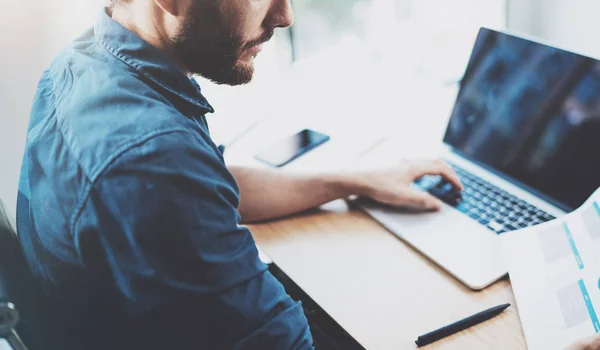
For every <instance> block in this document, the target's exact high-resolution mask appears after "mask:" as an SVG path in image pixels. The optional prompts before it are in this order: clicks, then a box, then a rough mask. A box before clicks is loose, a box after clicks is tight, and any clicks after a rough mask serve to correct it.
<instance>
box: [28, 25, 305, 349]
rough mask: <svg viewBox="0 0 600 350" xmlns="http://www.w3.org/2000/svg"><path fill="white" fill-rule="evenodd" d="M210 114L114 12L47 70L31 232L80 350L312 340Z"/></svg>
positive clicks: (293, 344) (33, 165)
mask: <svg viewBox="0 0 600 350" xmlns="http://www.w3.org/2000/svg"><path fill="white" fill-rule="evenodd" d="M211 111H212V108H211V107H210V105H209V104H208V102H207V101H206V100H205V99H204V97H203V96H202V95H201V93H200V91H199V88H198V87H197V85H196V84H195V83H194V82H192V81H190V80H189V79H188V78H187V76H186V75H185V74H184V73H183V72H182V71H181V70H179V69H178V68H177V66H175V64H174V63H172V62H171V60H170V59H169V58H168V57H167V56H165V55H164V54H163V53H162V52H160V51H159V50H157V49H155V48H154V47H152V46H151V45H149V44H147V43H145V42H144V41H142V40H141V39H140V38H139V37H137V36H136V35H135V34H133V33H132V32H130V31H128V30H126V29H125V28H123V27H121V26H120V25H119V24H117V23H116V22H114V21H113V20H112V19H111V18H110V17H109V16H108V15H106V14H102V16H101V18H100V19H99V20H98V23H97V24H96V27H95V28H94V30H93V31H90V32H88V33H86V34H85V35H83V36H82V37H81V38H79V39H78V40H76V41H75V42H74V43H73V44H72V45H71V46H70V47H69V48H68V49H67V50H65V51H64V52H63V53H62V54H61V55H59V57H58V58H57V59H56V60H55V62H54V63H53V64H52V65H51V67H50V68H49V69H48V70H47V71H46V72H45V73H44V76H43V77H42V79H41V81H40V84H39V86H38V91H37V94H36V97H35V101H34V105H33V109H32V114H31V121H30V127H29V130H28V134H27V146H26V151H25V155H24V161H23V168H22V173H21V181H20V184H19V200H18V209H17V217H18V218H17V221H18V231H19V237H20V239H21V243H22V246H23V248H24V251H25V254H26V257H27V259H28V261H29V263H30V265H31V266H32V269H33V271H34V274H35V275H36V276H37V277H38V278H39V280H40V281H41V282H42V284H43V287H44V289H45V291H46V292H47V293H48V294H49V295H50V296H51V298H52V300H54V301H56V303H57V305H59V307H60V308H61V310H63V312H61V315H60V316H61V317H59V318H60V319H61V322H64V323H65V324H66V325H68V327H70V328H71V329H70V330H69V333H70V334H71V335H72V336H73V339H72V340H73V342H74V344H71V345H69V346H72V348H79V349H81V348H86V349H90V348H93V347H97V348H106V347H107V346H109V347H110V348H113V349H114V348H117V347H118V345H119V344H125V345H126V347H127V348H138V347H141V346H144V347H146V348H148V347H150V348H153V347H154V348H158V347H165V346H166V347H167V348H175V347H178V348H188V347H197V348H210V349H216V348H235V347H238V348H307V347H310V343H311V339H310V334H309V331H308V326H307V324H306V319H305V318H304V316H303V314H302V308H301V307H300V306H299V304H297V303H295V302H293V301H292V300H291V299H290V298H289V297H288V296H287V295H286V294H285V291H284V290H283V288H282V287H281V285H280V284H279V283H277V281H276V280H275V279H274V278H273V277H272V276H271V275H270V274H269V273H268V272H267V271H266V267H265V266H264V264H262V263H261V262H260V261H259V259H258V256H257V252H256V248H255V246H254V241H253V239H252V236H251V234H250V233H249V231H248V230H247V229H246V228H245V227H243V226H239V225H238V222H239V220H240V217H239V213H238V212H237V210H236V208H237V206H238V204H239V191H238V188H237V185H236V183H235V180H234V178H233V177H232V175H231V174H230V173H229V171H228V170H227V168H226V167H225V164H224V161H223V158H222V156H221V155H220V153H219V152H218V150H217V148H216V147H215V145H214V144H213V143H212V141H211V140H210V136H209V133H208V128H207V125H206V122H205V119H204V114H205V113H207V112H211ZM57 322H58V320H57ZM91 340H93V341H91ZM103 341H105V342H103ZM115 342H118V343H119V344H116V343H115ZM64 346H67V345H63V346H61V347H60V348H63V349H64V348H65V347H64Z"/></svg>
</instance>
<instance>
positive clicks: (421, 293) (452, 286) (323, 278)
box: [250, 201, 526, 350]
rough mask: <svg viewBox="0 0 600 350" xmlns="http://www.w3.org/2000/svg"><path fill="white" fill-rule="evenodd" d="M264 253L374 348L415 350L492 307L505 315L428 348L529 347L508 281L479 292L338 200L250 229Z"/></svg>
mask: <svg viewBox="0 0 600 350" xmlns="http://www.w3.org/2000/svg"><path fill="white" fill-rule="evenodd" d="M250 228H251V230H252V232H253V233H254V236H255V238H256V240H257V242H258V244H259V245H260V246H261V248H262V250H263V251H265V253H266V254H267V255H268V256H269V257H270V258H272V259H273V260H274V261H275V262H276V263H277V264H278V265H279V266H280V267H281V268H282V269H283V270H284V271H285V272H286V273H287V274H288V275H289V276H290V277H291V278H292V279H294V280H295V281H296V283H298V284H299V285H300V286H301V287H302V288H303V289H304V290H305V291H306V292H307V293H308V294H309V295H310V296H311V297H312V298H313V299H314V300H315V301H316V302H317V303H319V304H320V305H321V307H323V308H324V309H325V310H326V311H327V312H328V313H329V314H330V315H331V316H332V317H333V318H335V319H336V320H337V321H338V322H339V323H340V324H341V325H342V327H344V328H345V329H346V330H347V331H348V332H349V333H350V334H352V335H353V336H354V337H355V338H356V339H357V340H358V341H359V342H360V343H361V344H362V345H363V346H364V347H366V348H367V349H369V350H371V349H396V350H397V349H412V348H416V345H415V343H414V341H415V340H416V338H417V336H418V335H420V334H423V333H426V332H428V331H431V330H433V329H436V328H438V327H440V326H443V325H446V324H448V323H451V322H453V321H456V320H458V319H460V318H463V317H465V316H468V315H470V314H473V313H476V312H479V311H481V310H483V309H486V308H488V307H491V306H495V305H498V304H501V303H505V302H509V303H511V304H513V306H511V307H510V308H509V309H507V310H506V311H505V312H504V313H503V314H501V315H500V316H498V317H496V318H494V319H492V320H489V321H487V322H484V323H482V324H480V325H478V326H475V327H473V328H470V329H468V330H466V331H463V332H461V333H458V334H455V335H453V336H451V337H449V338H446V339H444V340H441V341H439V342H437V343H434V344H431V345H429V347H427V349H438V348H439V349H477V350H479V349H525V348H526V346H525V340H524V336H523V332H522V329H521V323H520V321H519V317H518V314H517V309H516V307H515V306H514V298H513V294H512V290H511V287H510V282H509V281H508V280H502V281H500V282H497V283H496V284H494V285H492V286H491V287H489V288H487V289H485V290H483V291H480V292H474V291H471V290H469V289H468V288H466V287H464V286H463V285H462V284H460V283H459V282H458V281H456V280H455V279H453V278H452V277H451V276H450V275H448V274H447V273H446V272H444V271H443V270H441V269H440V268H438V267H437V266H435V265H434V264H433V263H431V262H430V261H428V260H426V259H425V258H424V257H423V256H421V255H419V254H418V253H417V252H416V251H414V250H413V249H411V248H410V247H409V246H408V245H406V244H405V243H404V242H402V241H401V240H399V239H398V238H396V237H395V236H393V235H392V234H390V233H389V232H387V231H386V230H385V229H383V228H382V227H381V226H379V225H378V224H377V223H375V222H374V221H372V220H370V219H369V218H368V217H367V216H366V215H364V214H363V213H362V212H360V211H357V210H350V209H349V208H348V206H347V205H346V203H345V202H343V201H337V202H333V203H331V204H328V205H326V206H324V207H323V208H322V209H320V210H317V211H314V212H312V213H308V214H304V215H301V216H296V217H293V218H289V219H285V220H282V221H277V222H271V223H266V224H259V225H252V226H250Z"/></svg>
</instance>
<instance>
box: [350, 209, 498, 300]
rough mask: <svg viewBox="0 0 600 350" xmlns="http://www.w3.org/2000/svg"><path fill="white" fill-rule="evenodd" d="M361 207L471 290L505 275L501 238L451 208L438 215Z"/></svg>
mask: <svg viewBox="0 0 600 350" xmlns="http://www.w3.org/2000/svg"><path fill="white" fill-rule="evenodd" d="M361 207H362V209H363V210H365V211H366V212H367V213H368V214H369V215H370V216H372V217H373V218H374V219H375V220H377V221H378V222H380V223H381V224H382V225H383V226H385V227H386V228H387V229H388V230H390V231H391V232H392V233H394V234H395V235H397V236H398V237H400V238H402V239H403V240H404V241H406V242H407V243H409V244H410V245H412V246H413V247H415V248H416V249H417V250H419V251H420V252H421V253H423V254H424V255H425V256H427V257H429V258H430V259H431V260H433V261H434V262H436V263H437V264H438V265H439V266H441V267H442V268H443V269H445V270H447V271H448V272H450V273H451V274H452V275H454V276H455V277H456V278H458V279H459V280H460V281H462V282H463V283H465V284H466V285H467V286H469V287H470V288H473V289H481V288H484V287H486V286H487V285H489V284H491V283H493V282H494V281H496V280H498V279H499V278H501V277H502V276H503V275H505V273H506V269H505V268H504V266H503V260H502V255H501V245H500V243H501V242H500V237H499V236H497V235H496V234H495V233H494V232H492V231H490V230H488V229H487V228H485V227H484V226H482V225H480V224H479V223H477V222H476V221H474V220H472V219H471V218H469V217H467V216H465V215H464V214H462V213H460V212H458V211H457V210H455V209H454V208H452V207H450V206H447V205H445V206H444V207H443V208H442V210H440V211H439V212H415V211H406V210H398V209H393V208H389V207H383V206H379V205H373V204H366V205H365V204H361Z"/></svg>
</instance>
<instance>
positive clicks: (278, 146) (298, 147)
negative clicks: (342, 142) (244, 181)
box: [255, 129, 329, 168]
mask: <svg viewBox="0 0 600 350" xmlns="http://www.w3.org/2000/svg"><path fill="white" fill-rule="evenodd" d="M327 141H329V136H327V135H325V134H322V133H320V132H317V131H314V130H310V129H304V130H302V131H300V132H298V133H297V134H294V135H292V136H289V137H286V138H284V139H282V140H279V141H277V142H275V143H274V144H272V145H270V146H269V147H266V148H265V149H263V150H261V151H260V152H258V153H257V154H256V155H255V158H256V159H258V160H259V161H261V162H263V163H266V164H268V165H270V166H273V167H277V168H279V167H282V166H284V165H286V164H288V163H289V162H291V161H293V160H294V159H296V158H298V157H300V156H302V155H303V154H306V153H308V152H309V151H310V150H313V149H315V148H316V147H318V146H320V145H322V144H324V143H325V142H327Z"/></svg>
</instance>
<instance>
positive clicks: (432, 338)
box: [415, 304, 510, 346]
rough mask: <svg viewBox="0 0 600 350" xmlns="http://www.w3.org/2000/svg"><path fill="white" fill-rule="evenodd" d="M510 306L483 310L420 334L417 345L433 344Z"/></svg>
mask: <svg viewBox="0 0 600 350" xmlns="http://www.w3.org/2000/svg"><path fill="white" fill-rule="evenodd" d="M509 306H510V304H504V305H498V306H495V307H493V308H491V309H487V310H485V311H481V312H480V313H477V314H475V315H473V316H469V317H467V318H465V319H462V320H460V321H457V322H454V323H452V324H449V325H447V326H445V327H442V328H440V329H437V330H435V331H433V332H429V333H427V334H424V335H422V336H420V337H419V339H417V341H416V342H415V343H416V344H417V346H425V345H428V344H431V343H433V342H436V341H438V340H440V339H442V338H445V337H447V336H450V335H452V334H454V333H458V332H460V331H463V330H465V329H467V328H469V327H472V326H474V325H476V324H479V323H481V322H483V321H487V320H489V319H490V318H492V317H494V316H497V315H498V314H500V313H501V312H502V311H504V310H505V309H506V308H507V307H509Z"/></svg>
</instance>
